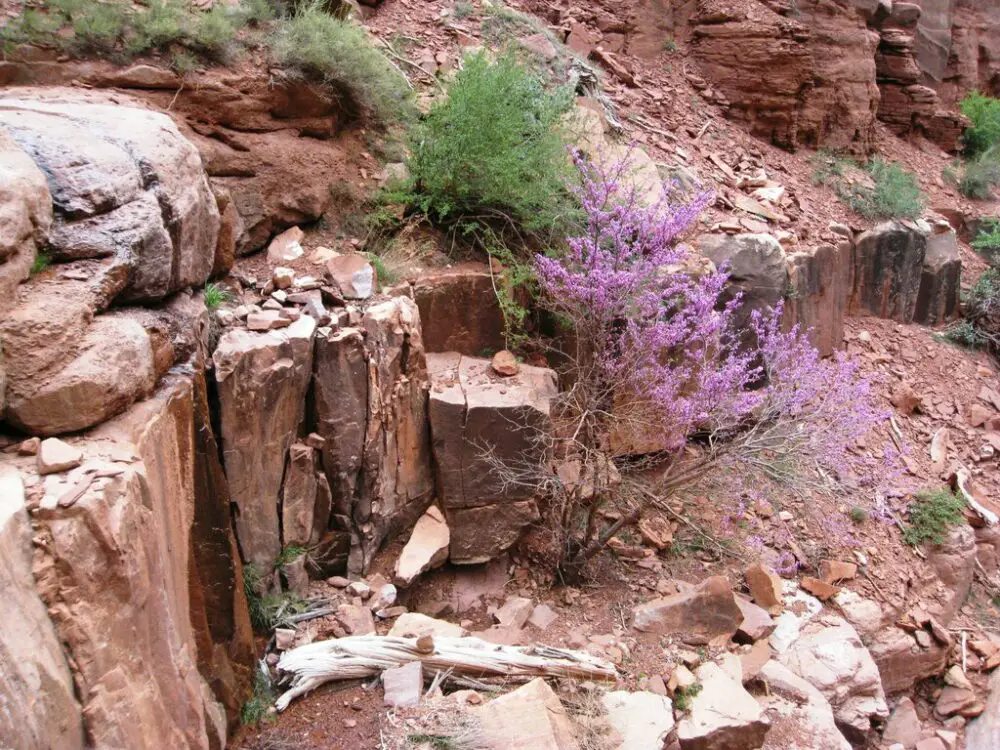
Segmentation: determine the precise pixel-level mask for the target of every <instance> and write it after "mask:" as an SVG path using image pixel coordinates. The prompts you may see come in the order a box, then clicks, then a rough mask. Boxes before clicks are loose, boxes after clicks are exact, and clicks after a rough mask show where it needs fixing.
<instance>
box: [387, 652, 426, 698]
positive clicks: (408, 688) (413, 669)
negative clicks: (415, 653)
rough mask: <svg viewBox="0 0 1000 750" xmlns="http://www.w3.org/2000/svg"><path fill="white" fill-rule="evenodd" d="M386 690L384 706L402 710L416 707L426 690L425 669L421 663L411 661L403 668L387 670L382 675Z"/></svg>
mask: <svg viewBox="0 0 1000 750" xmlns="http://www.w3.org/2000/svg"><path fill="white" fill-rule="evenodd" d="M382 686H383V688H384V689H385V695H384V696H383V700H382V702H383V704H384V705H386V706H392V707H394V708H400V707H403V706H416V705H417V704H418V703H420V694H421V693H422V692H423V689H424V668H423V664H421V663H420V662H419V661H411V662H410V663H409V664H405V665H404V666H402V667H395V668H393V669H387V670H385V671H384V672H383V673H382Z"/></svg>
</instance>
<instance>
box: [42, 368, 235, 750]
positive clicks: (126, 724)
mask: <svg viewBox="0 0 1000 750" xmlns="http://www.w3.org/2000/svg"><path fill="white" fill-rule="evenodd" d="M192 379H193V376H191V375H176V376H171V378H170V379H169V380H168V381H167V382H165V383H164V385H163V386H162V387H161V388H160V389H159V390H158V391H157V392H156V394H155V396H154V397H153V398H151V399H149V400H147V401H144V402H142V403H141V404H139V405H137V406H134V407H133V408H132V409H130V410H129V411H128V412H127V413H126V414H124V415H122V416H121V417H119V418H118V419H116V420H113V421H112V422H109V423H107V424H106V425H103V426H102V427H101V428H100V430H98V431H96V432H94V433H93V434H92V435H91V436H88V439H89V438H90V437H92V438H93V439H94V440H95V442H94V444H93V445H94V448H93V449H92V450H93V451H95V452H97V451H103V450H107V449H108V448H109V447H111V448H113V449H117V450H120V451H122V452H124V453H131V454H132V455H135V456H137V457H138V460H137V461H134V462H133V463H131V464H122V465H121V468H122V469H123V472H122V473H121V474H119V475H117V476H114V477H103V478H95V479H93V480H92V482H91V483H90V485H89V487H88V488H87V490H86V491H84V492H83V494H82V495H81V496H80V497H79V498H78V499H77V501H76V502H75V503H74V504H72V505H71V506H70V507H65V508H63V507H58V506H56V507H54V508H51V509H43V510H41V511H39V512H38V514H37V515H36V521H37V524H38V528H37V530H36V534H37V535H38V537H39V539H40V540H41V542H40V545H39V546H37V547H36V552H35V576H36V579H37V581H38V588H39V591H40V592H41V595H42V598H43V600H44V601H45V603H46V605H47V607H48V609H49V613H50V616H51V617H52V619H53V621H54V622H55V624H56V629H57V631H58V633H59V637H60V639H61V641H62V643H63V644H64V648H65V649H66V651H67V653H68V655H69V657H70V659H71V663H72V664H73V665H74V669H75V670H76V672H77V675H76V687H77V691H78V695H79V699H80V702H81V704H82V706H83V712H84V718H85V723H86V731H87V736H88V738H89V741H90V745H91V746H93V747H95V748H100V749H102V750H104V749H106V750H112V748H121V747H128V748H137V749H138V750H143V749H144V748H148V749H149V750H152V748H162V747H164V746H176V747H186V748H197V749H198V750H209V749H210V748H218V747H221V746H222V745H223V744H224V742H225V735H226V713H225V710H224V708H223V706H222V705H220V703H218V702H217V698H216V697H215V696H214V695H213V690H212V688H210V687H209V684H208V683H207V682H206V679H208V680H210V681H211V682H212V683H213V686H212V687H217V688H219V697H222V698H223V699H226V697H225V695H224V693H225V690H223V689H222V686H221V685H218V684H217V683H218V681H219V680H225V679H228V680H229V681H230V682H229V685H228V687H229V689H230V690H231V691H233V693H235V694H236V695H238V697H239V698H242V697H243V696H242V690H243V688H242V687H241V685H245V684H246V682H245V677H244V681H243V682H241V683H240V681H239V680H238V678H236V677H235V676H234V671H233V669H234V667H236V666H237V665H234V664H232V663H229V664H226V665H223V664H222V663H221V660H224V657H227V656H229V654H232V653H236V652H237V651H238V650H239V648H238V644H237V641H239V640H240V635H239V633H240V632H242V633H243V634H244V637H245V640H244V642H243V650H244V651H245V654H246V656H247V657H249V655H250V638H249V627H248V620H247V614H246V602H245V600H244V599H242V597H243V587H242V581H237V580H236V579H238V578H239V577H240V571H239V568H238V560H235V559H234V558H232V557H229V555H232V553H233V551H234V548H233V546H232V540H231V538H227V535H226V534H224V533H223V534H220V533H219V528H218V521H219V517H215V518H211V514H210V513H208V514H207V515H206V512H207V511H206V509H205V506H204V505H203V503H204V502H205V501H208V500H211V501H214V500H215V498H211V499H209V498H204V497H201V496H199V493H200V491H201V490H202V489H205V488H207V487H209V486H210V484H209V483H208V480H207V477H206V475H205V473H204V472H205V471H206V469H205V468H199V465H202V466H204V465H203V464H202V462H203V461H204V460H205V458H206V457H207V453H206V452H205V451H206V450H207V448H208V446H207V444H203V443H201V442H200V441H199V439H198V438H197V437H196V434H195V433H196V432H200V431H202V430H205V429H208V424H207V422H205V421H203V420H204V418H205V417H207V410H206V412H205V413H204V414H203V417H202V418H198V417H196V413H195V408H196V407H195V397H194V388H193V382H192ZM199 401H201V403H202V405H203V406H204V403H205V402H204V401H202V400H201V399H199ZM200 411H201V409H200V408H199V412H200ZM218 500H219V502H220V503H222V504H223V507H224V503H225V500H224V498H218ZM220 510H221V508H220ZM221 517H222V518H224V517H225V516H224V515H223V516H221ZM196 519H197V520H196ZM207 526H211V528H210V529H208V528H206V527H207ZM222 528H225V524H224V523H223V525H222ZM213 538H214V539H215V540H218V541H219V542H220V543H221V545H222V547H224V548H226V550H225V554H226V555H227V558H226V559H225V560H216V561H215V562H214V563H213V567H211V568H208V567H202V565H203V563H204V562H205V558H204V557H203V556H202V554H201V553H202V552H204V553H205V554H207V555H208V556H210V557H211V556H217V555H218V553H219V552H220V550H221V549H222V547H216V548H214V549H209V548H208V547H207V545H208V544H209V543H210V542H211V541H212V539H213ZM199 547H204V548H205V549H203V550H199ZM226 570H228V575H223V573H224V572H225V571H226ZM240 603H242V606H241V607H240ZM227 609H228V615H226V614H225V613H226V611H227ZM227 617H228V619H227ZM240 622H242V623H243V627H242V628H241V626H240ZM220 647H221V648H220ZM203 658H208V659H213V660H214V659H220V661H219V662H216V664H217V667H218V669H217V670H215V671H214V672H213V671H212V670H210V669H208V666H209V665H207V664H204V663H203V662H202V659H203ZM225 660H226V661H228V659H225ZM248 660H249V658H248ZM200 667H205V676H204V677H203V676H202V674H199V668H200ZM224 667H226V668H224ZM227 668H228V669H227ZM241 668H242V669H243V670H244V674H248V670H247V669H246V668H245V667H241ZM226 671H228V677H226V674H225V673H226ZM237 683H240V684H237ZM233 697H235V695H234V696H233Z"/></svg>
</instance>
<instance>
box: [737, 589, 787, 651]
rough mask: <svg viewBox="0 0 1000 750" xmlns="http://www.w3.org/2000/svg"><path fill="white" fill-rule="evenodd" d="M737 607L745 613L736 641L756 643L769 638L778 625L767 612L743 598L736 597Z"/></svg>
mask: <svg viewBox="0 0 1000 750" xmlns="http://www.w3.org/2000/svg"><path fill="white" fill-rule="evenodd" d="M736 606H738V607H739V608H740V612H742V613H743V621H742V622H741V623H740V626H739V628H738V629H737V631H736V636H735V637H736V639H737V640H738V641H739V642H740V643H754V642H755V641H760V640H763V639H765V638H767V637H768V636H769V635H771V633H773V632H774V629H775V628H776V627H777V623H775V621H774V620H772V619H771V616H770V615H769V614H768V613H767V610H765V609H763V608H762V607H758V606H757V605H756V604H754V603H753V602H749V601H747V600H746V599H744V598H743V597H741V596H737V597H736Z"/></svg>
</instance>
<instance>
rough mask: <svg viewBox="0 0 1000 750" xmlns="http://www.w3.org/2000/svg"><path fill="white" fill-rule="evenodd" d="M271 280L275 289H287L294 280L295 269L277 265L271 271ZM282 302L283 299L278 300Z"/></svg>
mask: <svg viewBox="0 0 1000 750" xmlns="http://www.w3.org/2000/svg"><path fill="white" fill-rule="evenodd" d="M271 281H272V282H273V283H274V286H275V288H276V289H288V287H290V286H291V285H292V282H294V281H295V271H293V270H292V269H291V268H285V267H284V266H278V267H277V268H275V269H274V271H272V272H271ZM279 301H280V302H283V301H284V300H279Z"/></svg>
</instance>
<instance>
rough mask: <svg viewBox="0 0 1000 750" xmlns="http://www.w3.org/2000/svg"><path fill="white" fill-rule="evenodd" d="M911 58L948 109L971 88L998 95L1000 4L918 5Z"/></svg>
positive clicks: (948, 1) (936, 0) (974, 0)
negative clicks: (914, 43) (912, 55)
mask: <svg viewBox="0 0 1000 750" xmlns="http://www.w3.org/2000/svg"><path fill="white" fill-rule="evenodd" d="M919 5H920V10H921V13H920V19H919V20H918V22H917V41H916V56H917V62H918V64H919V65H920V71H921V73H922V74H923V76H924V81H925V83H927V85H929V86H932V87H933V88H934V89H936V90H937V92H938V94H939V95H940V96H941V99H942V101H943V102H944V103H945V104H947V105H949V106H953V105H954V104H955V103H956V102H957V101H958V100H960V99H961V98H962V97H963V96H964V95H965V94H966V93H967V92H968V91H970V90H971V89H978V90H980V91H983V92H985V93H990V94H992V95H994V96H997V95H1000V3H998V2H996V0H921V2H920V3H919Z"/></svg>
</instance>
